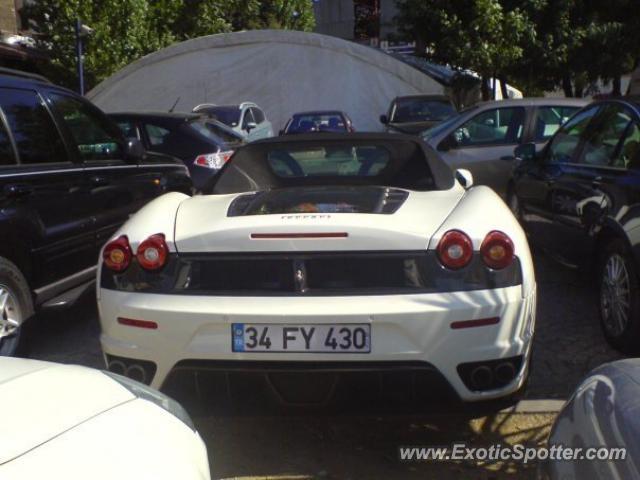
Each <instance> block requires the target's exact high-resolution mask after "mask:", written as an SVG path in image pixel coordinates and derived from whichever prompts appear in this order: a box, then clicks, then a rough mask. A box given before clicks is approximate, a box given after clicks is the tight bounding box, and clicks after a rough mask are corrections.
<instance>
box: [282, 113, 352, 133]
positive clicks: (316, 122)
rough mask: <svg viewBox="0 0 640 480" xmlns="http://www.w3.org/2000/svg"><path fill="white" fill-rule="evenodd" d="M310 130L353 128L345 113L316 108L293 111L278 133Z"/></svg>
mask: <svg viewBox="0 0 640 480" xmlns="http://www.w3.org/2000/svg"><path fill="white" fill-rule="evenodd" d="M312 132H330V133H347V132H355V130H354V128H353V124H352V122H351V119H350V118H349V116H348V115H347V114H346V113H344V112H340V111H338V110H330V111H327V110H318V111H314V112H300V113H294V114H293V116H292V117H291V118H290V119H289V121H288V122H287V123H286V125H285V127H284V128H283V129H282V130H280V135H289V134H293V133H312Z"/></svg>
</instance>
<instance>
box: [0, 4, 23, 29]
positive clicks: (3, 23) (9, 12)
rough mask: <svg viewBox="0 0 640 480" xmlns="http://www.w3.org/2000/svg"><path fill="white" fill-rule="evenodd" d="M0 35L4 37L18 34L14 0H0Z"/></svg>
mask: <svg viewBox="0 0 640 480" xmlns="http://www.w3.org/2000/svg"><path fill="white" fill-rule="evenodd" d="M21 3H22V2H21ZM0 33H3V34H5V35H15V34H16V33H18V19H17V14H16V2H15V0H0Z"/></svg>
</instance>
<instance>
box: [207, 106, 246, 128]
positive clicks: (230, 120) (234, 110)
mask: <svg viewBox="0 0 640 480" xmlns="http://www.w3.org/2000/svg"><path fill="white" fill-rule="evenodd" d="M199 112H204V113H206V114H207V115H209V116H210V117H211V118H215V119H216V120H218V121H219V122H222V123H224V124H225V125H229V126H230V127H237V126H238V123H240V109H239V108H238V106H237V105H229V106H219V107H207V108H204V109H202V110H199Z"/></svg>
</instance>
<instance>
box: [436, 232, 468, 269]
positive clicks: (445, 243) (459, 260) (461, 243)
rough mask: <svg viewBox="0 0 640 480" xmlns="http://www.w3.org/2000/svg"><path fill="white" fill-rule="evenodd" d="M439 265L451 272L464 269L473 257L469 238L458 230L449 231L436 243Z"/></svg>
mask: <svg viewBox="0 0 640 480" xmlns="http://www.w3.org/2000/svg"><path fill="white" fill-rule="evenodd" d="M437 252H438V258H439V259H440V263H442V265H444V266H445V267H447V268H450V269H451V270H458V269H460V268H463V267H466V266H467V265H468V264H469V262H470V261H471V257H472V256H473V243H471V239H470V238H469V236H468V235H467V234H466V233H464V232H461V231H460V230H449V231H448V232H446V233H445V234H444V235H443V236H442V238H441V239H440V243H438V248H437Z"/></svg>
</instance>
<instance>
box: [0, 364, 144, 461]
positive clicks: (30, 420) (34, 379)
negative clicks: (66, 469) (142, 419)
mask: <svg viewBox="0 0 640 480" xmlns="http://www.w3.org/2000/svg"><path fill="white" fill-rule="evenodd" d="M61 385H64V386H65V388H61ZM135 398H136V397H135V396H134V395H133V394H131V392H129V391H128V390H127V389H125V388H124V387H122V386H121V385H119V384H118V383H116V382H114V381H113V380H111V379H110V378H108V377H107V376H106V375H104V374H103V373H101V372H100V371H98V370H92V369H88V368H85V367H79V366H75V365H58V364H53V363H46V362H38V361H34V360H25V359H20V358H7V357H0V399H2V400H1V401H2V405H3V406H4V408H3V410H4V412H5V413H4V414H3V415H2V420H1V421H0V465H2V464H3V463H6V462H9V461H10V460H13V459H14V458H16V457H19V456H20V455H22V454H24V453H26V452H28V451H30V450H32V449H34V448H36V447H38V446H40V445H42V444H43V443H45V442H47V441H49V440H51V439H52V438H54V437H56V436H58V435H60V434H62V433H64V432H66V431H68V430H69V429H71V428H73V427H75V426H77V425H79V424H81V423H83V422H85V421H87V420H88V419H91V418H92V417H95V416H96V415H98V414H100V413H102V412H105V411H107V410H109V409H111V408H113V407H115V406H117V405H120V404H122V403H125V402H128V401H130V400H133V399H135Z"/></svg>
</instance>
